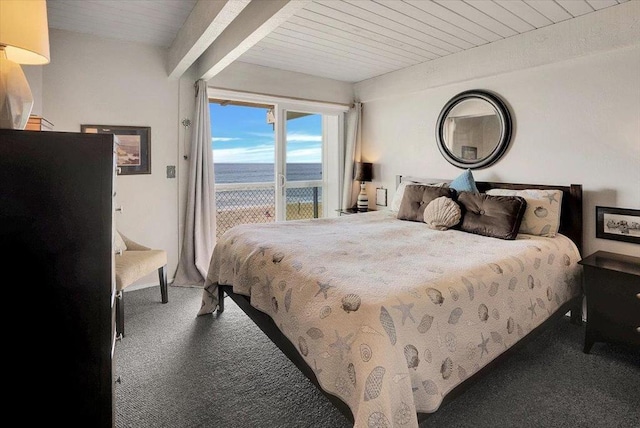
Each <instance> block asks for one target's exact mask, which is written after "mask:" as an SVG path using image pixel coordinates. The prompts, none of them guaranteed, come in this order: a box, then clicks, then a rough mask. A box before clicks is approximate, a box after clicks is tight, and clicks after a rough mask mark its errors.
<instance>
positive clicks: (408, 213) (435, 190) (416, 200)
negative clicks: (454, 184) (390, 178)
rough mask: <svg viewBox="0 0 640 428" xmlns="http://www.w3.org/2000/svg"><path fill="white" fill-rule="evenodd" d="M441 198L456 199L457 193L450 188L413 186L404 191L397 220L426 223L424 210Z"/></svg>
mask: <svg viewBox="0 0 640 428" xmlns="http://www.w3.org/2000/svg"><path fill="white" fill-rule="evenodd" d="M441 196H446V197H448V198H451V199H455V197H456V191H455V190H453V189H451V188H449V187H436V186H427V185H424V184H411V185H408V186H407V187H406V188H405V189H404V195H403V196H402V202H401V203H400V209H399V210H398V215H397V218H398V219H400V220H409V221H419V222H422V221H424V210H425V208H426V207H427V205H429V202H431V201H433V200H434V199H436V198H439V197H441Z"/></svg>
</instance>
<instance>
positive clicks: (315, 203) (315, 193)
mask: <svg viewBox="0 0 640 428" xmlns="http://www.w3.org/2000/svg"><path fill="white" fill-rule="evenodd" d="M313 218H318V188H317V187H313Z"/></svg>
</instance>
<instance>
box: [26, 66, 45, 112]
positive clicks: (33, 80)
mask: <svg viewBox="0 0 640 428" xmlns="http://www.w3.org/2000/svg"><path fill="white" fill-rule="evenodd" d="M20 67H22V71H23V72H24V75H25V77H26V78H27V82H29V89H31V95H33V108H32V109H31V114H32V115H35V116H42V67H44V66H42V65H21V66H20ZM45 119H46V118H45Z"/></svg>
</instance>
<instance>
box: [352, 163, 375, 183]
mask: <svg viewBox="0 0 640 428" xmlns="http://www.w3.org/2000/svg"><path fill="white" fill-rule="evenodd" d="M353 179H354V180H356V181H371V179H373V164H372V163H368V162H356V168H355V172H354V176H353Z"/></svg>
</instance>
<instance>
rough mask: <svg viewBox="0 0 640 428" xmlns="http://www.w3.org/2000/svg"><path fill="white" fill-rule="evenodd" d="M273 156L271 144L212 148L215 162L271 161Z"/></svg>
mask: <svg viewBox="0 0 640 428" xmlns="http://www.w3.org/2000/svg"><path fill="white" fill-rule="evenodd" d="M274 157H275V152H274V148H273V145H261V146H252V147H235V148H230V149H214V150H213V161H214V162H216V163H273V160H274Z"/></svg>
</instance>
